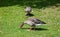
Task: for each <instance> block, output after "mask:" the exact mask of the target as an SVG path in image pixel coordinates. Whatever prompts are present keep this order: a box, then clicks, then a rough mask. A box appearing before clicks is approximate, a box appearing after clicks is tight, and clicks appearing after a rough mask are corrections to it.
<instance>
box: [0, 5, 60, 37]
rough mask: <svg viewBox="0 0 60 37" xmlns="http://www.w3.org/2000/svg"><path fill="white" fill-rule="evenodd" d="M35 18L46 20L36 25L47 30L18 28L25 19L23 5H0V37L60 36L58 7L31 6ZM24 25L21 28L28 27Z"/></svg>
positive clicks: (59, 12)
mask: <svg viewBox="0 0 60 37" xmlns="http://www.w3.org/2000/svg"><path fill="white" fill-rule="evenodd" d="M32 9H33V12H32V13H33V14H34V16H35V17H36V18H38V19H40V20H42V21H44V22H46V25H42V26H38V27H37V28H44V29H47V30H44V29H42V30H36V31H35V30H33V31H27V29H19V28H18V27H19V24H21V22H23V21H24V20H26V17H25V16H24V15H25V14H24V6H18V5H14V6H8V7H0V37H60V7H55V6H51V7H45V8H42V9H37V8H32ZM28 27H29V26H27V25H25V26H24V27H23V28H28Z"/></svg>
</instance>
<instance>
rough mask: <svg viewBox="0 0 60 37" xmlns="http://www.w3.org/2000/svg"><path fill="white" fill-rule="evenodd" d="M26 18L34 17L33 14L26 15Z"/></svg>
mask: <svg viewBox="0 0 60 37" xmlns="http://www.w3.org/2000/svg"><path fill="white" fill-rule="evenodd" d="M26 16H28V17H31V16H34V15H33V14H28V15H26Z"/></svg>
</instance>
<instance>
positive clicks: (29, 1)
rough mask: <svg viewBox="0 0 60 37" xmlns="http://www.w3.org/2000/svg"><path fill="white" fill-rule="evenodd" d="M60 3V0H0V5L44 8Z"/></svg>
mask: <svg viewBox="0 0 60 37" xmlns="http://www.w3.org/2000/svg"><path fill="white" fill-rule="evenodd" d="M56 4H60V0H0V7H8V6H14V5H19V6H27V5H29V6H31V7H32V8H39V9H40V8H43V7H47V6H54V5H56Z"/></svg>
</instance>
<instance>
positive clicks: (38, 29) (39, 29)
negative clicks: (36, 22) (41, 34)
mask: <svg viewBox="0 0 60 37" xmlns="http://www.w3.org/2000/svg"><path fill="white" fill-rule="evenodd" d="M22 29H29V28H22ZM32 30H37V31H42V30H48V29H45V28H35V29H34V28H33V29H32Z"/></svg>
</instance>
